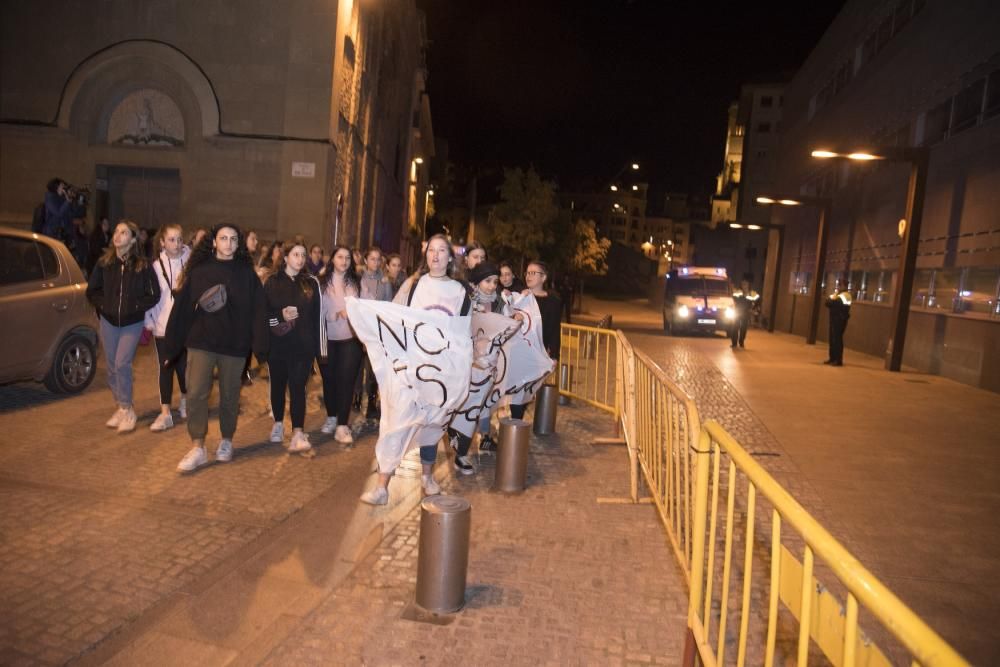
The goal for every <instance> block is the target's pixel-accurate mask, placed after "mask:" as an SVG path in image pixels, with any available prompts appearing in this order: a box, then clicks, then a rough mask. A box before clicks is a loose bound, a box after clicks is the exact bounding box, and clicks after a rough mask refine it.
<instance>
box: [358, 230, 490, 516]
mask: <svg viewBox="0 0 1000 667" xmlns="http://www.w3.org/2000/svg"><path fill="white" fill-rule="evenodd" d="M454 272H455V254H454V251H453V250H452V247H451V243H450V242H449V241H448V239H447V238H446V237H445V236H444V235H441V234H437V235H435V236H432V237H431V238H430V239H429V240H428V242H427V249H426V250H425V252H424V261H423V263H422V264H421V267H420V269H419V271H418V272H417V273H416V274H414V275H413V276H411V277H410V278H408V279H407V280H406V282H404V283H403V285H402V287H400V289H399V292H398V293H397V294H396V298H395V299H394V302H393V304H384V305H383V304H380V303H379V302H377V301H359V300H357V299H348V301H347V311H348V316H349V318H350V321H351V325H352V326H354V328H355V331H356V332H357V333H358V336H359V338H361V339H362V342H364V343H365V344H366V346H367V349H368V355H369V359H370V360H371V363H372V368H373V369H374V371H375V375H376V377H377V378H378V381H379V389H380V391H381V393H382V395H383V397H386V398H387V400H386V401H385V402H384V404H383V408H384V410H383V413H382V418H381V423H380V428H379V439H378V442H377V443H376V445H375V455H376V458H377V459H378V464H379V471H378V483H377V485H376V486H375V487H374V488H372V489H371V490H369V491H366V492H365V493H364V494H362V496H361V501H362V502H365V503H368V504H370V505H385V504H386V503H387V502H388V501H389V488H388V487H389V480H390V479H392V476H393V473H394V472H395V469H396V467H397V466H398V465H399V462H400V461H401V460H402V457H403V455H404V454H405V453H406V451H407V449H409V448H410V446H412V445H414V444H416V445H419V446H420V461H421V464H422V467H423V470H422V473H423V474H422V475H421V486H422V487H423V491H424V493H425V494H426V495H435V494H438V493H441V487H439V486H438V484H437V482H436V481H435V480H434V477H433V474H432V473H433V466H434V461H435V459H436V458H437V442H438V440H440V437H441V435H443V434H444V432H445V429H446V427H447V425H448V421H449V419H450V417H451V414H452V412H453V410H454V409H455V408H457V407H458V406H460V405H461V404H462V402H463V401H464V399H465V396H466V394H467V392H468V384H469V374H470V369H471V366H472V342H471V338H470V337H469V328H468V327H469V324H468V320H464V321H455V320H453V319H452V318H455V317H459V316H464V315H468V313H469V308H470V305H471V304H470V301H469V296H468V293H467V292H466V289H465V286H464V285H463V284H462V283H461V282H459V281H458V280H455V279H454V277H453V276H454ZM400 305H402V306H408V307H409V308H405V309H400V308H399V307H398V306H400ZM412 310H419V311H429V312H427V313H426V314H419V313H413V312H412ZM393 327H395V329H394V328H393ZM425 327H426V328H425Z"/></svg>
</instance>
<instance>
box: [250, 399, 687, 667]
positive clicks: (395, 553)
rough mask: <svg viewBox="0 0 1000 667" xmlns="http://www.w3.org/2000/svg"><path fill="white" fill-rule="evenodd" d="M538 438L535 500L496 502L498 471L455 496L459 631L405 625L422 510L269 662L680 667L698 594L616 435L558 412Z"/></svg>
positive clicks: (532, 476)
mask: <svg viewBox="0 0 1000 667" xmlns="http://www.w3.org/2000/svg"><path fill="white" fill-rule="evenodd" d="M559 410H560V413H559V433H558V434H557V435H553V436H548V437H545V438H539V437H534V438H533V439H532V444H531V459H530V463H529V468H528V474H529V482H528V488H527V490H526V491H525V492H524V493H523V494H521V495H517V496H505V495H501V494H495V493H492V492H490V491H489V490H488V489H489V486H490V485H491V484H492V480H493V470H492V468H491V466H490V463H491V461H492V459H491V458H490V457H487V456H485V455H484V456H482V457H481V466H480V471H479V473H478V474H477V475H475V476H474V477H460V478H455V477H454V476H452V477H450V478H449V479H448V481H447V482H446V483H445V484H444V489H445V492H446V493H451V494H458V495H461V496H463V497H465V498H467V499H468V500H469V501H470V502H471V503H472V535H471V539H470V544H471V547H470V558H469V572H468V579H467V581H468V585H467V589H466V607H465V609H464V610H463V611H461V612H460V613H459V614H457V615H455V616H453V617H450V619H449V620H450V621H451V622H450V623H449V624H448V625H437V624H430V623H424V622H418V621H412V620H406V619H404V618H403V616H404V613H405V612H406V611H407V608H408V606H409V605H410V603H411V602H412V600H413V594H414V589H415V581H416V569H417V542H418V529H419V520H420V510H419V508H417V509H416V510H414V511H413V512H412V513H410V515H409V516H408V517H407V518H406V519H405V520H404V521H403V522H401V523H400V524H399V525H398V526H397V527H396V530H395V531H394V532H393V533H392V534H390V535H389V536H388V537H387V538H386V539H385V540H384V541H383V542H382V543H381V545H380V546H379V547H378V548H377V549H376V550H375V551H374V552H373V553H371V554H370V556H369V557H368V558H367V559H366V560H364V561H363V562H362V563H360V565H359V566H358V567H357V568H356V569H355V570H354V572H353V573H352V574H351V576H350V577H349V578H348V579H347V580H346V581H345V582H344V583H343V584H342V585H341V586H339V587H338V588H337V589H336V590H335V591H334V592H333V594H332V595H331V596H330V597H329V598H328V599H327V600H326V601H325V602H323V603H322V604H321V605H320V606H319V607H318V608H317V609H316V611H315V612H313V613H312V615H310V616H309V617H308V618H307V619H306V620H305V621H304V622H303V623H302V625H301V626H300V627H299V628H298V629H297V630H296V631H295V632H294V633H293V634H292V635H290V636H289V637H288V639H287V640H286V641H285V642H284V643H283V644H282V645H281V646H280V647H278V648H277V649H275V650H274V652H273V653H272V654H271V655H270V656H269V658H268V659H267V660H266V661H265V664H268V665H302V664H324V663H336V664H380V665H381V664H385V665H395V664H431V665H460V664H466V665H513V664H517V665H521V664H525V665H527V664H531V665H569V664H574V665H575V664H601V665H622V664H629V665H640V664H662V665H676V664H679V662H680V657H681V652H682V650H683V639H684V628H685V626H686V622H685V619H686V600H687V595H686V588H685V586H684V584H683V579H682V575H681V572H680V570H679V568H677V566H676V564H675V562H674V559H673V556H672V553H671V551H670V550H669V547H668V545H667V543H666V537H665V534H664V532H663V528H662V525H661V524H660V522H659V519H658V517H657V515H656V513H655V511H654V510H653V509H652V506H650V505H625V504H598V503H597V498H598V497H599V496H610V497H615V498H623V497H625V496H626V495H627V493H628V475H627V459H626V456H625V452H624V450H623V449H621V448H620V447H614V446H612V447H610V448H609V447H607V446H601V445H591V444H590V442H591V440H592V439H593V438H594V437H597V436H607V435H610V434H611V428H612V421H611V419H610V418H609V417H608V416H607V415H605V414H603V413H599V412H597V411H595V410H593V409H592V408H587V407H581V406H580V405H576V404H574V405H572V406H563V407H560V409H559Z"/></svg>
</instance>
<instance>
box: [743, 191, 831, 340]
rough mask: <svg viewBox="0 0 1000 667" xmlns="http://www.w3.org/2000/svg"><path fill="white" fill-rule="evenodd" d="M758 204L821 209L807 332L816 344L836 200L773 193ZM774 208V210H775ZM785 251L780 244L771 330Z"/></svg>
mask: <svg viewBox="0 0 1000 667" xmlns="http://www.w3.org/2000/svg"><path fill="white" fill-rule="evenodd" d="M757 203H758V204H764V205H765V206H774V205H778V206H813V207H816V208H818V209H819V224H818V225H817V228H816V270H815V272H814V273H813V279H812V285H810V291H811V292H812V301H811V302H810V303H809V333H808V334H807V335H806V344H807V345H815V344H816V332H817V330H818V329H819V304H820V298H821V295H820V293H819V292H820V286H821V285H822V284H823V283H822V280H823V273H824V272H825V271H826V242H827V238H828V237H829V230H828V229H827V223H828V221H829V220H830V211H831V209H832V208H833V200H832V199H831V198H830V197H808V196H804V195H788V196H781V197H777V196H773V197H757ZM772 210H773V209H772ZM783 242H784V235H782V236H781V237H780V238H779V243H783ZM781 252H782V248H781V246H780V245H779V246H778V260H779V263H778V264H776V265H775V267H776V269H775V271H776V273H775V276H774V283H773V285H772V295H771V297H772V298H771V319H770V320H769V321H768V327H769V330H770V331H773V330H774V329H773V328H770V327H772V326H773V322H774V314H775V310H774V308H775V306H776V303H775V302H776V301H777V297H778V281H779V279H780V275H779V274H778V272H780V271H781V263H780V260H781Z"/></svg>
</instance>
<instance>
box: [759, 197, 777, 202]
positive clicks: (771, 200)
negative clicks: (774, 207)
mask: <svg viewBox="0 0 1000 667" xmlns="http://www.w3.org/2000/svg"><path fill="white" fill-rule="evenodd" d="M757 203H758V204H773V203H774V200H773V199H771V198H770V197H757Z"/></svg>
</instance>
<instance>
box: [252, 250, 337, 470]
mask: <svg viewBox="0 0 1000 667" xmlns="http://www.w3.org/2000/svg"><path fill="white" fill-rule="evenodd" d="M308 259H309V258H308V255H307V254H306V246H305V245H304V244H302V243H298V242H292V243H291V244H289V246H288V247H287V248H286V251H285V253H284V256H283V257H282V260H281V264H280V265H279V266H278V270H277V271H276V272H275V273H273V274H272V275H271V277H269V278H268V279H267V282H266V283H264V295H265V297H266V299H267V317H268V325H269V328H270V333H271V341H270V352H269V353H268V363H267V367H268V373H269V374H270V378H271V414H273V415H274V426H273V427H272V428H271V442H275V443H282V442H284V439H285V422H284V419H285V391H286V390H287V391H288V395H289V404H290V405H289V407H290V412H291V417H292V439H291V442H289V444H288V451H289V452H305V451H308V450H310V449H312V445H311V444H310V443H309V436H308V435H307V434H306V433H305V431H303V430H302V429H303V427H304V426H305V421H306V383H307V382H309V371H311V370H312V365H313V359H315V358H317V357H319V358H320V359H321V360H324V359H325V357H326V343H327V339H326V320H325V319H324V318H323V317H321V316H320V311H321V296H320V295H321V293H322V292H321V289H320V285H319V281H318V280H317V279H316V278H315V277H313V276H312V274H310V273H309V270H308V269H307V268H306V263H307V262H308Z"/></svg>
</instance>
